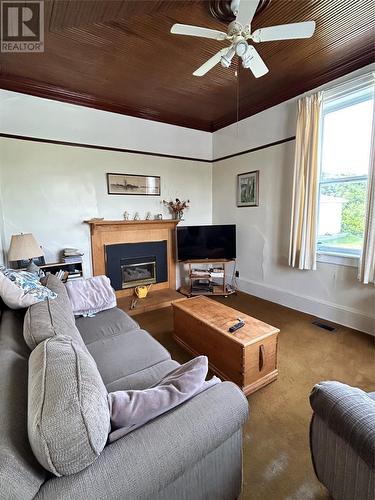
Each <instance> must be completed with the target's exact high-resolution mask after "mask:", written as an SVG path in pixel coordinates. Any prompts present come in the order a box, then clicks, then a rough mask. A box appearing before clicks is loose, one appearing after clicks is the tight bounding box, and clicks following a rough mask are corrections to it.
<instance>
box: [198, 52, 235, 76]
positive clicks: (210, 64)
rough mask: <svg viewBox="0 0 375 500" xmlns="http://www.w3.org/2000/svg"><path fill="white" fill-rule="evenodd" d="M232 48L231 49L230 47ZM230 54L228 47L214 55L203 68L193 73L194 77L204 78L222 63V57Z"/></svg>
mask: <svg viewBox="0 0 375 500" xmlns="http://www.w3.org/2000/svg"><path fill="white" fill-rule="evenodd" d="M229 48H230V47H229ZM226 52H228V47H226V48H225V49H221V50H219V52H217V53H216V54H215V55H213V56H212V57H211V58H210V59H209V60H208V61H206V62H205V63H204V64H202V66H200V67H199V68H198V69H196V70H195V71H194V73H193V75H194V76H203V75H205V74H206V73H208V72H209V71H210V69H212V68H213V67H214V66H216V64H217V63H218V62H220V59H221V56H222V55H223V54H225V53H226Z"/></svg>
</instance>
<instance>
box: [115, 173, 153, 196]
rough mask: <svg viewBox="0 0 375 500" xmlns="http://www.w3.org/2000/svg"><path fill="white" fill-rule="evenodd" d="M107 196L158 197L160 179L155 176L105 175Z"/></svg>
mask: <svg viewBox="0 0 375 500" xmlns="http://www.w3.org/2000/svg"><path fill="white" fill-rule="evenodd" d="M107 188H108V194H136V195H143V196H160V177H158V176H155V175H134V174H107Z"/></svg>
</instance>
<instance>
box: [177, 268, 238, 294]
mask: <svg viewBox="0 0 375 500" xmlns="http://www.w3.org/2000/svg"><path fill="white" fill-rule="evenodd" d="M233 262H234V259H218V260H207V259H204V260H187V261H183V262H181V264H187V265H188V276H187V278H188V284H187V286H182V287H181V288H180V290H179V292H180V293H182V294H183V295H186V296H187V297H193V296H196V295H208V296H209V295H217V296H221V297H223V296H224V297H227V296H228V295H232V294H233V293H235V290H228V289H227V284H226V276H227V274H228V273H227V270H226V266H227V265H228V264H230V263H233ZM201 264H206V269H194V265H201ZM219 266H220V267H219ZM217 268H219V269H222V272H214V271H210V269H215V270H216V269H217ZM199 281H201V282H202V281H209V282H210V283H211V288H212V290H207V289H205V287H204V286H202V288H201V289H199V286H197V282H199Z"/></svg>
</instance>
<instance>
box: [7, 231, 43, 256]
mask: <svg viewBox="0 0 375 500" xmlns="http://www.w3.org/2000/svg"><path fill="white" fill-rule="evenodd" d="M41 255H44V253H43V250H42V249H41V248H40V246H39V244H38V242H37V241H36V239H35V238H34V235H33V234H31V233H25V234H23V233H21V234H13V236H12V239H11V240H10V246H9V251H8V260H9V261H16V260H27V259H33V258H34V257H40V256H41Z"/></svg>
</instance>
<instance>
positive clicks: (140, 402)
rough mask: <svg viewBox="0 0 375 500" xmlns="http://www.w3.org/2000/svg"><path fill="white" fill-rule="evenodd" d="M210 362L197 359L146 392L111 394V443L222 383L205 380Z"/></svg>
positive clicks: (205, 358) (214, 379) (218, 380)
mask: <svg viewBox="0 0 375 500" xmlns="http://www.w3.org/2000/svg"><path fill="white" fill-rule="evenodd" d="M207 371H208V360H207V357H206V356H198V357H197V358H194V359H192V360H191V361H188V362H187V363H185V364H184V365H181V366H179V367H178V368H176V369H175V370H173V371H172V372H170V373H169V374H168V375H166V377H164V378H163V379H162V380H161V381H160V382H158V383H157V384H155V385H154V386H152V387H150V388H148V389H145V390H143V391H135V390H132V391H116V392H111V393H109V394H108V403H109V412H110V415H111V428H112V432H111V434H110V435H109V442H110V443H112V442H113V441H116V440H117V439H119V438H120V437H122V436H124V435H125V434H128V433H129V432H131V431H133V430H135V429H137V428H138V427H141V426H142V425H144V424H145V423H146V422H148V421H150V420H152V419H154V418H156V417H158V416H159V415H162V414H163V413H165V412H167V411H169V410H171V409H172V408H175V407H176V406H178V405H180V404H181V403H183V402H184V401H187V400H188V399H190V398H192V397H193V396H195V395H196V394H198V393H199V392H202V391H204V390H206V389H208V388H209V387H212V386H213V385H216V384H218V383H219V382H220V379H219V378H217V377H212V379H210V380H208V381H206V380H205V379H206V376H207Z"/></svg>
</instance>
